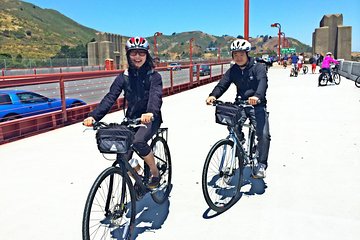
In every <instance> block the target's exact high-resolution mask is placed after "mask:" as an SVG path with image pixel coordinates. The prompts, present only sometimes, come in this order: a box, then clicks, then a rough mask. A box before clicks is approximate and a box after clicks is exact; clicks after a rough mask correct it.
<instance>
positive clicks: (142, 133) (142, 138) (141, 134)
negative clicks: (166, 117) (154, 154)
mask: <svg viewBox="0 0 360 240" xmlns="http://www.w3.org/2000/svg"><path fill="white" fill-rule="evenodd" d="M160 124H161V121H160V119H159V118H155V119H154V121H152V122H151V123H148V124H146V126H147V127H146V128H145V127H139V128H138V129H137V131H136V133H135V136H134V141H133V149H134V150H135V151H136V152H137V153H138V154H139V155H140V157H145V156H146V155H148V154H149V153H150V151H151V148H150V146H149V144H148V141H149V140H150V139H151V137H152V136H154V134H155V133H156V132H157V130H158V129H159V128H160ZM131 154H132V153H131Z"/></svg>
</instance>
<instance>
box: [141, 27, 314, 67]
mask: <svg viewBox="0 0 360 240" xmlns="http://www.w3.org/2000/svg"><path fill="white" fill-rule="evenodd" d="M191 38H194V41H193V56H194V57H202V58H211V57H212V58H213V57H216V56H217V53H218V50H217V48H218V47H219V46H220V51H221V56H222V57H223V56H224V57H226V56H230V55H229V46H230V44H231V42H232V41H233V40H234V39H235V37H232V36H227V35H223V36H221V37H220V36H213V35H209V34H207V33H203V32H201V31H192V32H183V33H173V34H172V35H161V36H158V37H157V43H158V50H159V53H160V54H159V55H160V58H161V59H169V58H170V59H173V60H174V59H183V58H188V57H189V46H190V39H191ZM147 39H148V40H149V42H150V44H151V46H153V37H152V36H151V37H148V38H147ZM249 41H250V42H251V45H252V47H253V49H252V53H253V54H254V55H262V54H266V53H267V54H272V55H276V53H277V47H278V38H277V36H276V37H272V36H267V35H266V36H258V37H256V38H250V40H249ZM288 41H289V44H290V46H291V47H294V48H296V50H297V51H298V52H311V47H310V46H308V45H305V44H303V43H301V42H299V41H298V40H296V39H293V38H289V39H288Z"/></svg>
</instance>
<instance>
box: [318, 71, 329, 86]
mask: <svg viewBox="0 0 360 240" xmlns="http://www.w3.org/2000/svg"><path fill="white" fill-rule="evenodd" d="M327 82H328V75H327V74H326V73H321V74H320V76H319V86H326V84H327Z"/></svg>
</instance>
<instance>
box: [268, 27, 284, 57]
mask: <svg viewBox="0 0 360 240" xmlns="http://www.w3.org/2000/svg"><path fill="white" fill-rule="evenodd" d="M270 26H271V27H277V28H278V29H279V32H278V36H279V42H278V61H279V60H280V40H281V25H280V23H273V24H271V25H270Z"/></svg>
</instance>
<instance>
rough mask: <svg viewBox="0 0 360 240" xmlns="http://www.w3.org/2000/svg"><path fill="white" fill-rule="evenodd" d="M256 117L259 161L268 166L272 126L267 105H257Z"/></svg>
mask: <svg viewBox="0 0 360 240" xmlns="http://www.w3.org/2000/svg"><path fill="white" fill-rule="evenodd" d="M255 117H256V136H257V141H258V151H259V159H258V161H259V163H263V164H265V165H266V167H267V166H268V162H267V161H268V156H269V148H270V140H271V136H270V128H269V113H268V112H267V111H266V107H255Z"/></svg>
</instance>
